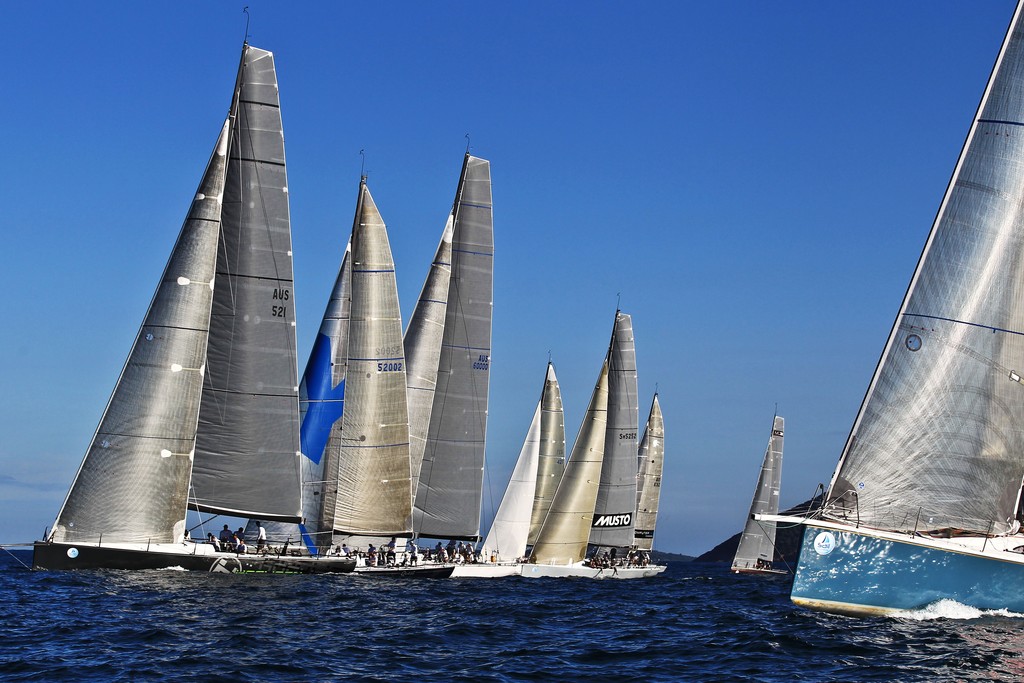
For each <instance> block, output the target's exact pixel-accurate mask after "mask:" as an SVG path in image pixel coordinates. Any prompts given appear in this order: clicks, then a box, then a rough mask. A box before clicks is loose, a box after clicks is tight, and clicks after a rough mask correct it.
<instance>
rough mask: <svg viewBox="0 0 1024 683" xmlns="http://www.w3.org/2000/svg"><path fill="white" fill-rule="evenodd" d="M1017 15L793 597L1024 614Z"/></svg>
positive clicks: (873, 607)
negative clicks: (945, 603) (949, 604)
mask: <svg viewBox="0 0 1024 683" xmlns="http://www.w3.org/2000/svg"><path fill="white" fill-rule="evenodd" d="M1022 7H1024V5H1021V4H1018V6H1017V9H1016V11H1015V12H1014V16H1013V19H1012V21H1011V24H1010V27H1009V30H1008V31H1007V34H1006V38H1005V40H1004V42H1003V45H1002V49H1001V50H1000V52H999V55H998V58H997V59H996V63H995V67H994V69H993V70H992V73H991V75H990V78H989V81H988V86H987V87H986V89H985V92H984V94H983V96H982V98H981V103H980V105H979V107H978V111H977V114H976V116H975V117H974V120H973V121H972V123H971V127H970V131H969V133H968V135H967V141H966V143H965V145H964V147H963V150H962V151H961V154H960V158H959V160H958V162H957V164H956V168H955V170H954V172H953V176H952V178H951V180H950V182H949V185H948V187H947V189H946V193H945V196H944V197H943V200H942V203H941V205H940V207H939V211H938V214H937V216H936V218H935V221H934V223H933V226H932V229H931V232H930V234H929V236H928V239H927V242H926V243H925V247H924V250H923V252H922V254H921V257H920V260H919V261H918V264H917V268H916V270H915V272H914V275H913V277H912V279H911V281H910V286H909V288H908V290H907V292H906V294H905V297H904V299H903V303H902V305H901V306H900V310H899V314H898V316H897V318H896V320H895V322H894V324H893V327H892V330H891V331H890V333H889V337H888V340H887V341H886V343H885V348H884V350H883V352H882V356H881V359H880V360H879V363H878V366H877V368H876V369H875V373H874V376H873V377H872V379H871V382H870V385H869V387H868V390H867V394H866V396H865V398H864V401H863V403H862V405H861V408H860V411H859V413H858V415H857V417H856V419H855V421H854V423H853V427H852V429H851V431H850V435H849V437H848V438H847V441H846V445H845V447H844V448H843V452H842V455H841V456H840V459H839V463H838V466H837V467H836V470H835V473H834V475H833V476H832V480H831V482H830V483H829V486H828V489H827V491H826V493H825V497H824V504H823V507H822V508H821V509H820V510H819V511H817V512H816V513H815V514H814V515H813V516H812V517H810V518H806V519H804V518H797V519H790V518H782V519H785V520H786V521H798V522H802V523H804V524H805V525H806V526H805V528H804V537H803V545H802V548H801V551H800V560H799V564H798V566H797V569H796V575H795V577H794V582H793V588H792V592H791V597H792V600H793V602H795V603H796V604H798V605H801V606H805V607H810V608H813V609H820V610H825V611H831V612H840V613H849V614H858V615H862V614H887V613H898V612H901V611H905V610H916V609H920V608H922V607H925V606H927V605H929V604H931V603H933V602H936V601H939V600H953V601H956V602H959V603H962V604H965V605H969V606H971V607H975V608H978V609H985V610H987V609H994V610H998V609H1007V610H1010V611H1013V612H1024V591H1021V586H1022V585H1024V554H1022V551H1024V535H1021V534H1020V532H1019V529H1020V515H1021V482H1022V480H1024V386H1022V381H1021V377H1022V374H1024V367H1022V364H1024V307H1022V305H1021V302H1022V301H1024V239H1022V235H1024V214H1022V212H1021V209H1020V207H1021V206H1022V205H1024V75H1022V74H1024V30H1022V27H1024V24H1022V23H1021V21H1022V20H1021V16H1022Z"/></svg>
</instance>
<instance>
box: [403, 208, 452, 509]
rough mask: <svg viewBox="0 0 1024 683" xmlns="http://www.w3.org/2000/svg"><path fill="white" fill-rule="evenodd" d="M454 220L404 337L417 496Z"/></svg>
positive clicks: (441, 332) (441, 335) (441, 334)
mask: <svg viewBox="0 0 1024 683" xmlns="http://www.w3.org/2000/svg"><path fill="white" fill-rule="evenodd" d="M453 222H454V215H449V216H448V220H447V221H446V223H445V226H444V231H443V232H442V233H441V241H440V243H439V244H438V246H437V251H436V252H435V254H434V260H433V262H432V263H431V265H430V271H429V272H428V273H427V279H426V281H425V282H424V283H423V289H422V290H421V292H420V298H419V299H418V300H417V301H416V308H415V309H414V310H413V312H412V317H411V318H409V326H408V328H406V331H405V337H404V339H403V344H404V346H405V360H406V362H407V364H408V371H407V377H408V380H409V387H408V394H409V398H408V400H409V457H410V460H411V462H412V488H413V498H414V499H415V496H416V488H417V485H418V483H419V476H420V466H421V465H422V463H423V452H424V451H425V450H426V447H427V430H428V429H429V427H430V412H431V408H432V407H433V405H434V391H435V389H436V388H437V370H438V366H439V364H440V361H441V344H442V342H443V341H444V321H445V311H446V307H447V304H448V287H449V284H450V282H451V274H452V227H453Z"/></svg>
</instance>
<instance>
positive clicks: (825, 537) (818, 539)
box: [814, 531, 836, 555]
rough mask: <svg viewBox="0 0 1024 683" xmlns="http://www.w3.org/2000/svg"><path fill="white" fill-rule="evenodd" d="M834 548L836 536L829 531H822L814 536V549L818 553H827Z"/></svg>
mask: <svg viewBox="0 0 1024 683" xmlns="http://www.w3.org/2000/svg"><path fill="white" fill-rule="evenodd" d="M835 549H836V537H835V536H833V535H832V532H831V531H822V532H821V533H820V534H818V535H817V536H815V537H814V551H815V552H816V553H818V554H819V555H828V554H829V553H830V552H832V551H833V550H835Z"/></svg>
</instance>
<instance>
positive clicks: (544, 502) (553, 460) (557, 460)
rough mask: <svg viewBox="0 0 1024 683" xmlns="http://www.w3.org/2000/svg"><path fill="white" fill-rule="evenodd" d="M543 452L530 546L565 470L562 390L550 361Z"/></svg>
mask: <svg viewBox="0 0 1024 683" xmlns="http://www.w3.org/2000/svg"><path fill="white" fill-rule="evenodd" d="M540 409H541V413H540V452H539V453H538V461H537V488H536V491H535V493H534V499H533V511H532V513H531V515H530V535H529V537H528V539H527V544H528V545H533V544H534V543H536V542H537V534H538V533H540V528H541V525H543V524H544V518H545V517H547V514H548V509H549V508H550V507H551V499H552V498H553V497H554V495H555V491H556V490H558V484H559V483H560V482H561V481H562V473H563V472H564V471H565V414H564V412H563V410H562V392H561V390H560V389H559V386H558V378H557V377H555V366H554V365H552V364H551V362H550V361H549V362H548V369H547V374H546V375H545V378H544V390H543V392H542V393H541V399H540Z"/></svg>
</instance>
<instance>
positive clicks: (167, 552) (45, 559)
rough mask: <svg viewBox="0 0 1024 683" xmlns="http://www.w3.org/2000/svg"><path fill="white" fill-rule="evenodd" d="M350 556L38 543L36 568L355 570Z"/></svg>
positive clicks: (197, 547) (272, 571)
mask: <svg viewBox="0 0 1024 683" xmlns="http://www.w3.org/2000/svg"><path fill="white" fill-rule="evenodd" d="M355 566H356V563H355V560H352V559H348V558H318V557H288V556H283V557H282V556H278V555H236V554H235V553H219V552H215V551H213V549H212V548H211V547H210V546H206V545H205V544H188V545H180V546H179V545H170V544H168V545H154V546H150V547H149V548H148V549H147V548H145V547H137V548H134V547H130V546H94V545H78V544H74V543H46V542H39V543H36V544H35V546H34V548H33V552H32V568H33V569H56V570H63V569H170V568H181V569H187V570H190V571H203V572H217V573H227V574H235V573H252V574H334V573H347V572H351V571H352V570H354V569H355Z"/></svg>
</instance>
